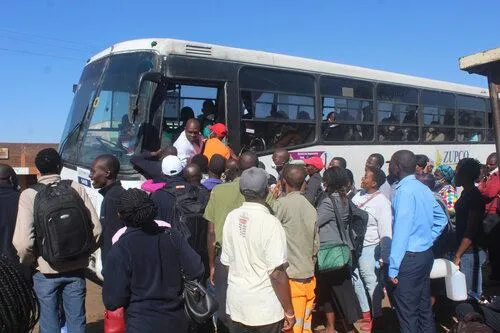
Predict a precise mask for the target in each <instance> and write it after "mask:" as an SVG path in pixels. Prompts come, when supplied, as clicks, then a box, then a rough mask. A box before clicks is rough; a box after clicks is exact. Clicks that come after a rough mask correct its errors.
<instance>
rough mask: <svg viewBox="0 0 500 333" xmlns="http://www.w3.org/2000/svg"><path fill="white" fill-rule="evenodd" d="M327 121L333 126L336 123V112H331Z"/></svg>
mask: <svg viewBox="0 0 500 333" xmlns="http://www.w3.org/2000/svg"><path fill="white" fill-rule="evenodd" d="M326 121H327V122H328V123H330V124H333V123H334V122H335V112H330V113H329V114H328V115H327V116H326Z"/></svg>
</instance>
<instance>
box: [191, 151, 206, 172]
mask: <svg viewBox="0 0 500 333" xmlns="http://www.w3.org/2000/svg"><path fill="white" fill-rule="evenodd" d="M191 163H193V164H196V165H198V166H199V167H200V170H201V172H202V173H208V157H206V156H205V155H203V154H198V155H194V156H193V158H191Z"/></svg>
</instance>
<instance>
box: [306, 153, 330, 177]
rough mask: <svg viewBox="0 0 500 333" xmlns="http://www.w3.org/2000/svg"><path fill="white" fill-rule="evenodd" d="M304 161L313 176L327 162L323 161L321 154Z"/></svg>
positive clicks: (308, 171) (309, 173)
mask: <svg viewBox="0 0 500 333" xmlns="http://www.w3.org/2000/svg"><path fill="white" fill-rule="evenodd" d="M304 163H305V164H306V170H307V174H308V175H309V176H312V175H314V174H315V173H317V172H320V171H321V170H323V168H324V167H325V163H323V160H322V159H321V157H319V156H313V157H311V158H306V159H305V160H304Z"/></svg>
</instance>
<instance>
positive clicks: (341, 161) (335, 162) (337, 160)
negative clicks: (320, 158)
mask: <svg viewBox="0 0 500 333" xmlns="http://www.w3.org/2000/svg"><path fill="white" fill-rule="evenodd" d="M328 167H329V168H331V167H338V168H342V169H346V168H347V161H346V160H345V158H343V157H338V156H337V157H334V158H332V160H331V161H330V164H329V165H328Z"/></svg>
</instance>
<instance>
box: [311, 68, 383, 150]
mask: <svg viewBox="0 0 500 333" xmlns="http://www.w3.org/2000/svg"><path fill="white" fill-rule="evenodd" d="M323 79H325V80H346V81H358V82H363V83H366V84H369V85H371V88H372V99H366V98H356V97H347V96H335V95H327V94H324V93H323V92H322V90H321V88H322V87H321V82H322V80H323ZM318 91H319V103H320V105H319V114H320V115H321V117H320V118H319V128H320V132H319V137H320V140H321V143H322V144H324V145H341V144H349V145H352V144H356V145H363V144H366V143H374V142H376V141H377V140H376V127H377V126H376V119H377V116H376V115H375V113H376V112H375V111H376V107H375V99H374V97H375V93H376V90H375V82H374V81H369V80H363V79H358V78H354V77H349V76H339V75H336V76H334V75H320V76H319V80H318ZM325 98H334V99H335V98H339V99H346V100H348V99H349V100H356V101H365V102H371V103H372V112H373V120H372V121H371V122H359V121H349V120H347V121H346V120H342V121H341V122H339V123H338V124H339V125H360V126H373V137H372V139H371V140H362V141H347V140H325V139H324V138H323V125H324V124H327V123H328V122H327V120H326V119H323V109H324V104H323V102H324V99H325ZM327 115H328V114H327ZM327 115H325V116H327Z"/></svg>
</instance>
